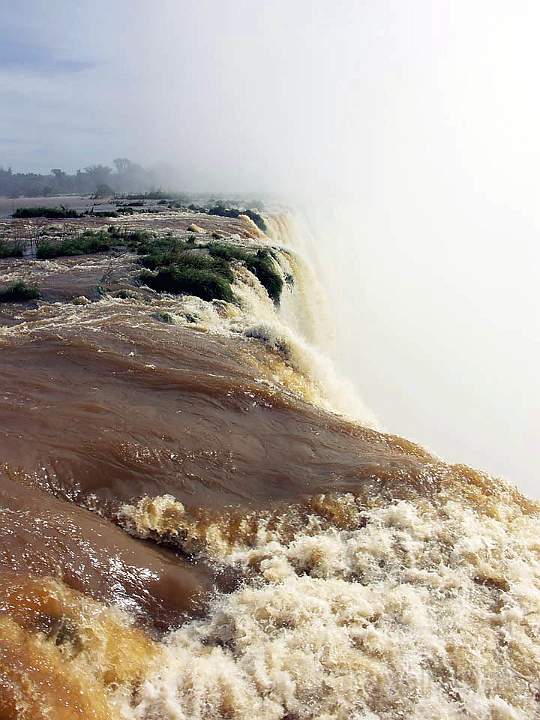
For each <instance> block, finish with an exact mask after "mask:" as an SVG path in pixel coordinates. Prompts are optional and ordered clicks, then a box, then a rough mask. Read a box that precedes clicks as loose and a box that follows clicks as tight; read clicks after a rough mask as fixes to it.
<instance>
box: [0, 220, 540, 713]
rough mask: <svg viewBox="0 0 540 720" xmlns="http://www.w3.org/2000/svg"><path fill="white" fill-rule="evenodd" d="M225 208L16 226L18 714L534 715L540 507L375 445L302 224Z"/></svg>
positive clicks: (10, 398) (4, 334)
mask: <svg viewBox="0 0 540 720" xmlns="http://www.w3.org/2000/svg"><path fill="white" fill-rule="evenodd" d="M206 210H208V209H206ZM114 215H117V214H114ZM223 215H224V216H219V215H218V214H209V213H208V212H207V211H205V209H201V208H199V209H197V210H191V211H188V210H186V209H185V208H181V209H173V208H172V207H170V208H164V207H152V208H146V210H145V212H139V213H132V214H130V215H125V216H122V217H113V218H112V219H104V218H92V219H90V218H89V217H86V218H82V219H80V218H79V219H70V220H66V221H61V222H60V223H58V224H56V225H51V224H50V221H44V220H32V221H23V220H14V221H6V222H5V223H3V224H2V228H1V232H2V234H3V235H4V237H5V240H4V241H3V246H2V247H3V259H0V265H1V285H2V287H1V288H0V293H1V292H2V289H5V288H10V289H11V290H10V292H12V289H13V287H19V292H20V288H29V287H34V286H35V287H37V290H35V291H34V293H33V294H34V295H37V294H38V292H39V297H37V298H36V299H33V300H32V299H27V300H26V301H25V302H17V301H16V302H3V303H2V305H0V322H1V328H0V343H1V347H0V353H1V355H0V357H1V377H2V392H1V395H0V440H1V450H2V454H1V458H0V462H1V473H0V496H1V501H0V502H1V504H0V512H1V514H2V523H1V526H0V537H1V545H0V573H1V583H0V605H1V615H0V627H1V632H0V717H1V718H5V719H6V720H7V719H9V718H23V719H24V720H26V719H29V720H30V719H31V720H38V719H40V718H43V719H45V718H48V719H50V718H54V719H55V720H71V719H72V718H73V719H74V718H85V719H96V720H105V719H113V718H115V719H116V718H120V719H123V720H135V719H136V720H199V719H200V720H202V719H204V720H210V719H217V718H228V719H229V720H230V719H235V720H253V718H255V717H258V718H261V720H307V719H308V718H318V719H319V720H353V719H355V720H397V719H403V720H404V719H407V720H409V719H413V718H415V719H417V720H420V719H422V720H435V719H437V720H438V719H441V720H442V719H443V718H444V719H448V720H450V719H452V720H458V719H459V718H474V719H477V720H484V719H485V720H488V719H493V720H517V719H523V720H525V719H527V720H529V719H530V718H534V717H540V680H539V678H540V636H539V630H540V533H539V531H540V523H539V521H538V510H539V508H538V505H537V504H535V503H533V502H531V501H528V500H527V499H525V498H524V497H523V496H522V495H521V494H520V493H518V492H517V490H515V489H513V488H512V487H510V486H508V485H507V484H505V483H503V482H502V481H498V480H494V479H491V478H490V477H488V476H486V475H484V474H481V473H478V472H475V471H474V470H472V469H470V468H468V467H466V466H462V465H448V464H445V463H443V462H442V461H440V460H439V459H437V458H435V457H433V456H431V455H430V454H429V453H428V452H426V451H425V450H423V449H422V448H420V447H419V446H417V445H414V444H412V443H410V442H408V441H407V440H404V439H402V438H399V437H395V436H391V435H387V434H384V433H382V432H381V431H380V430H377V422H376V420H375V419H374V418H373V417H372V416H371V415H370V413H369V411H368V410H367V409H366V408H364V407H363V405H362V403H361V400H360V399H359V398H358V397H357V396H356V395H355V392H354V390H353V388H352V387H350V386H349V385H348V384H347V383H346V382H344V381H342V380H341V379H340V378H339V376H338V375H337V374H336V373H335V371H334V369H333V366H332V364H331V362H330V361H329V360H328V359H327V357H328V353H327V352H326V351H327V349H328V347H329V345H330V344H331V342H332V319H331V318H329V317H328V314H329V313H328V310H327V306H326V304H325V298H324V293H323V291H322V289H321V286H320V285H319V283H318V280H317V276H316V273H315V271H314V269H313V268H314V267H315V263H313V262H312V261H313V260H314V254H315V252H316V248H314V247H311V248H310V247H309V245H307V247H306V242H305V238H302V229H301V225H299V223H298V222H297V220H296V219H295V218H294V216H293V215H291V214H290V213H281V214H279V213H274V214H269V215H268V216H267V217H265V218H264V222H263V221H262V218H261V217H260V216H258V215H257V214H254V213H251V215H250V216H249V217H248V216H247V215H245V214H242V213H238V212H236V213H228V214H227V213H224V214H223ZM254 218H255V220H258V222H257V224H256V223H255V222H254ZM88 228H90V229H89V230H88ZM81 238H82V239H81ZM83 240H84V242H83ZM70 243H71V244H70ZM77 243H78V244H77ZM10 248H11V250H13V252H9V249H10ZM62 249H63V250H62ZM141 266H144V267H145V268H146V270H142V267H141ZM166 282H168V283H169V285H168V286H167V285H166V284H165V283H166ZM180 282H183V283H184V284H185V283H188V285H189V288H190V291H189V292H188V291H186V290H185V289H184V290H183V291H182V292H179V287H180V286H179V283H180ZM21 283H23V284H24V285H21ZM174 283H176V285H175V284H174ZM185 287H187V285H185ZM12 295H13V292H12ZM1 297H4V299H9V297H10V296H9V294H8V297H6V295H5V294H4V295H2V296H1ZM18 299H19V300H23V299H24V298H23V297H22V295H21V297H20V298H18ZM15 300H17V298H15ZM353 331H354V332H356V333H358V334H361V328H354V329H353Z"/></svg>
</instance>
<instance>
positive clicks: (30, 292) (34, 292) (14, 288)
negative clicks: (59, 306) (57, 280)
mask: <svg viewBox="0 0 540 720" xmlns="http://www.w3.org/2000/svg"><path fill="white" fill-rule="evenodd" d="M38 297H39V290H38V288H37V287H35V286H34V285H26V284H25V283H23V282H17V283H14V284H13V285H10V286H9V287H7V288H4V289H3V290H0V303H14V302H26V301H27V300H35V299H36V298H38Z"/></svg>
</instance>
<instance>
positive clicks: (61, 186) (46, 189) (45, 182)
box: [0, 158, 157, 198]
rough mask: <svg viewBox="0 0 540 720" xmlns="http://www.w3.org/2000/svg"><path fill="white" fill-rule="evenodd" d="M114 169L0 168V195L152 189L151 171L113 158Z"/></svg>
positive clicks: (98, 192) (46, 194)
mask: <svg viewBox="0 0 540 720" xmlns="http://www.w3.org/2000/svg"><path fill="white" fill-rule="evenodd" d="M113 163H114V169H113V168H111V167H108V166H107V165H89V166H88V167H85V168H84V170H77V172H76V173H75V174H74V175H69V174H68V173H66V172H64V171H63V170H61V169H60V168H53V169H52V170H51V172H50V173H49V174H48V175H39V174H37V173H18V172H13V170H12V169H11V168H7V169H4V168H2V167H0V196H7V197H12V198H17V197H41V196H44V197H48V196H50V195H67V194H80V195H89V194H94V195H96V196H98V197H100V196H106V195H112V194H113V193H133V192H148V191H150V190H155V188H156V183H157V178H156V176H155V174H154V173H153V172H152V171H151V170H146V169H145V168H143V167H141V166H140V165H137V164H136V163H133V162H131V161H130V160H128V159H127V158H116V160H114V161H113Z"/></svg>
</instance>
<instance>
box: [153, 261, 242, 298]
mask: <svg viewBox="0 0 540 720" xmlns="http://www.w3.org/2000/svg"><path fill="white" fill-rule="evenodd" d="M140 279H141V281H142V282H143V283H144V284H145V285H148V287H151V288H153V289H154V290H157V291H158V292H170V293H175V294H180V293H186V294H189V295H196V296H197V297H200V298H202V299H203V300H214V299H217V300H226V301H227V302H232V300H233V294H232V290H231V286H230V283H229V282H228V281H227V280H226V279H225V278H224V277H223V276H222V275H218V274H217V273H215V272H211V271H210V270H205V269H202V268H196V267H189V266H184V267H177V266H171V267H168V268H162V269H161V270H159V272H158V273H157V275H153V274H152V273H149V272H142V273H141V275H140Z"/></svg>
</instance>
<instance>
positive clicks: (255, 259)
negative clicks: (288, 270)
mask: <svg viewBox="0 0 540 720" xmlns="http://www.w3.org/2000/svg"><path fill="white" fill-rule="evenodd" d="M208 251H209V253H210V255H212V256H213V257H219V258H223V259H224V260H227V261H229V262H230V261H231V260H238V261H240V262H242V263H244V265H245V266H246V267H247V269H248V270H249V271H250V272H252V273H253V274H254V275H256V277H257V278H258V279H259V281H260V283H261V285H263V287H264V288H265V289H266V292H267V293H268V294H269V295H270V297H271V298H272V300H273V301H274V302H275V303H278V302H279V299H280V297H281V291H282V290H283V280H282V279H281V275H280V273H279V272H278V270H277V268H276V264H275V261H274V259H273V256H272V253H271V252H270V251H269V250H266V249H263V248H261V249H260V250H257V252H256V253H250V252H248V251H247V250H245V249H244V248H241V247H237V246H235V245H229V244H225V243H213V244H212V245H210V247H209V248H208Z"/></svg>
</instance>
